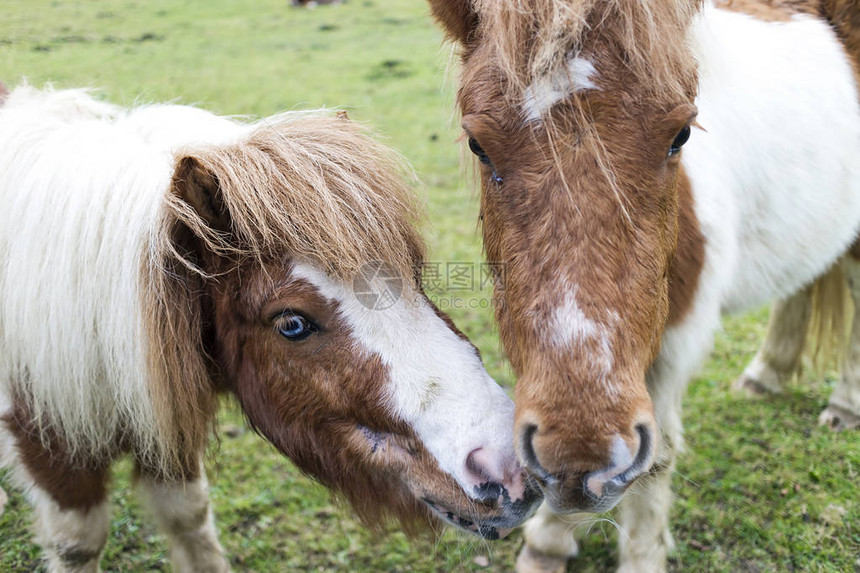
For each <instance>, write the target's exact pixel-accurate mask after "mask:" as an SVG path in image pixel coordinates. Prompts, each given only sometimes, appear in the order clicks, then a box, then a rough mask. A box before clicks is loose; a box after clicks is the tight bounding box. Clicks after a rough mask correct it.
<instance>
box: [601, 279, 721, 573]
mask: <svg viewBox="0 0 860 573" xmlns="http://www.w3.org/2000/svg"><path fill="white" fill-rule="evenodd" d="M698 297H699V299H698V301H697V303H696V305H695V306H694V308H693V310H692V312H691V314H690V315H689V316H688V317H687V318H686V319H685V320H684V321H683V322H682V323H680V324H678V325H676V326H674V327H670V328H668V329H667V330H666V332H665V333H664V336H663V345H662V348H661V351H660V354H659V356H658V357H657V360H655V361H654V364H653V365H652V366H651V369H650V370H649V372H648V392H649V394H650V395H651V399H652V401H653V404H654V415H655V417H656V419H657V424H658V426H659V428H660V433H661V437H662V439H661V441H660V444H659V449H658V451H657V458H656V461H655V463H654V466H653V468H652V473H651V475H648V476H642V478H640V479H639V481H638V482H636V483H635V484H634V485H633V486H632V487H631V489H630V491H628V492H627V493H626V494H625V496H624V498H623V499H622V500H621V503H620V504H619V508H620V512H619V514H618V523H619V526H620V527H619V532H618V546H619V563H618V571H619V573H634V572H635V573H639V572H644V571H647V572H648V573H658V572H661V571H665V570H666V560H667V557H668V555H669V552H670V551H672V549H673V548H674V542H673V539H672V534H671V532H670V529H669V511H670V509H671V505H672V488H671V476H672V473H673V471H674V467H675V458H676V457H677V455H678V454H679V453H681V452H682V451H683V448H684V435H683V423H682V421H681V405H682V402H683V398H684V393H685V392H686V389H687V383H688V382H689V380H690V378H691V377H692V376H693V375H694V374H695V373H696V372H697V371H698V370H699V368H700V367H701V365H702V363H703V362H704V360H705V358H707V356H708V353H709V352H710V350H711V348H712V346H713V333H714V332H715V331H716V329H717V328H718V327H719V324H720V311H719V301H718V299H717V297H716V296H714V293H713V291H707V292H706V291H705V290H704V289H702V290H701V292H700V293H699V294H698Z"/></svg>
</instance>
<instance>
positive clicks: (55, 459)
mask: <svg viewBox="0 0 860 573" xmlns="http://www.w3.org/2000/svg"><path fill="white" fill-rule="evenodd" d="M4 406H5V407H4ZM7 408H8V406H7V403H6V402H5V400H4V397H3V396H2V395H0V414H4V413H6V415H7V416H11V412H8V411H7V412H4V410H7ZM0 467H5V468H8V469H9V470H10V474H9V478H10V481H11V483H12V485H13V486H15V487H18V488H20V489H21V490H22V491H23V492H24V493H25V494H26V496H27V498H28V500H29V502H30V504H31V505H32V506H33V513H34V516H35V519H34V529H35V534H36V535H35V538H36V542H37V543H38V544H39V545H40V546H41V547H42V555H43V557H44V559H45V563H46V568H47V570H48V571H49V572H51V573H97V572H98V571H99V561H100V558H101V554H102V550H103V549H104V546H105V542H106V541H107V535H108V528H109V526H110V504H109V502H108V500H107V490H106V487H105V485H106V482H107V469H106V467H102V466H101V465H95V466H93V467H87V466H81V465H80V464H69V463H67V462H66V460H65V457H64V456H63V455H62V449H60V448H57V449H54V450H52V451H51V452H50V453H49V452H48V451H46V450H45V449H43V448H42V444H41V442H38V441H36V440H35V439H34V437H33V434H32V432H29V431H27V430H25V429H23V428H22V427H21V426H20V425H18V424H17V423H14V422H12V421H11V418H10V419H6V420H4V419H0Z"/></svg>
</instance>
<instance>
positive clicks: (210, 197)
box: [173, 156, 230, 233]
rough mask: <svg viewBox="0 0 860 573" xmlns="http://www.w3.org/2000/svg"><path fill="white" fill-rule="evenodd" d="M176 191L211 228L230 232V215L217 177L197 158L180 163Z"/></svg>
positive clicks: (190, 158)
mask: <svg viewBox="0 0 860 573" xmlns="http://www.w3.org/2000/svg"><path fill="white" fill-rule="evenodd" d="M173 189H174V192H175V193H176V194H177V196H178V197H179V198H180V199H181V200H182V201H184V202H185V203H187V204H188V205H189V206H190V207H191V208H192V209H194V211H195V212H196V213H197V214H198V215H199V216H200V218H201V219H203V220H204V221H205V222H206V224H207V225H209V227H211V228H212V229H215V230H216V231H222V232H225V233H226V232H229V231H230V213H229V211H228V210H227V206H226V205H225V204H224V197H223V195H222V194H221V187H220V185H219V184H218V178H217V177H215V175H214V174H213V173H212V172H211V171H209V170H208V169H206V167H205V166H204V165H203V164H202V163H200V160H198V159H197V158H195V157H190V156H186V157H183V158H182V159H180V160H179V163H177V165H176V170H175V171H174V172H173Z"/></svg>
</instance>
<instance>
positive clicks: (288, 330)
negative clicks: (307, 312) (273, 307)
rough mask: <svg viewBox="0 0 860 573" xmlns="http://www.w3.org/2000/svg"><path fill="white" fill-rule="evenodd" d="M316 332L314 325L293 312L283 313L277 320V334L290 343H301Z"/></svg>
mask: <svg viewBox="0 0 860 573" xmlns="http://www.w3.org/2000/svg"><path fill="white" fill-rule="evenodd" d="M317 330H318V329H317V327H316V325H314V323H312V322H311V321H309V320H308V319H307V318H305V317H304V316H302V315H300V314H295V313H293V312H285V313H284V314H282V315H281V316H280V318H279V319H278V332H279V333H280V335H281V336H283V337H284V338H286V339H287V340H290V341H292V342H299V341H302V340H304V339H305V338H307V337H308V336H310V335H311V334H313V333H315V332H317Z"/></svg>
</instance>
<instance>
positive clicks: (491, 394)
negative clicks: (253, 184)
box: [293, 264, 517, 495]
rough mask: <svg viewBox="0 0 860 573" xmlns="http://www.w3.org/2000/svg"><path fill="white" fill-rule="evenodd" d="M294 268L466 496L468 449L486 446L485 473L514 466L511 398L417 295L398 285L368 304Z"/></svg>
mask: <svg viewBox="0 0 860 573" xmlns="http://www.w3.org/2000/svg"><path fill="white" fill-rule="evenodd" d="M293 274H294V276H296V277H299V278H303V279H304V280H307V281H308V282H310V283H311V284H313V285H314V286H315V287H316V288H317V289H318V291H319V293H320V294H321V295H322V296H325V297H327V298H329V299H332V300H335V301H337V302H338V304H339V305H340V312H341V315H342V318H343V319H344V320H345V321H346V322H347V324H349V326H350V328H351V329H352V332H353V335H354V336H355V338H356V339H357V341H358V342H359V343H360V344H362V345H363V346H364V348H365V349H366V350H367V352H368V353H375V354H377V355H379V356H380V357H381V358H382V361H383V362H384V363H385V364H386V366H388V368H389V372H390V386H389V388H388V392H387V393H388V396H389V403H388V406H389V408H390V409H391V413H392V414H393V415H394V416H397V417H398V418H400V419H402V420H404V421H406V422H407V423H408V424H409V425H410V426H411V427H412V428H413V430H414V431H415V433H416V434H417V435H418V437H419V438H420V439H421V441H422V442H423V443H424V446H425V447H426V448H427V449H428V451H429V452H430V453H431V454H432V455H433V456H434V457H435V458H436V460H437V461H438V463H439V466H440V467H441V469H442V470H443V471H445V472H447V473H449V474H450V475H451V476H453V477H454V478H455V479H456V480H457V482H458V483H459V484H460V486H461V487H462V488H463V490H464V491H465V492H466V493H467V494H469V495H471V494H472V492H473V488H474V487H475V486H476V485H479V484H478V483H477V481H476V476H475V475H474V473H472V472H470V471H469V470H468V468H467V465H466V460H467V458H468V456H469V454H470V453H471V452H472V451H473V450H476V449H478V448H485V449H486V452H487V453H488V454H489V456H488V457H485V458H484V459H488V458H489V459H492V460H493V462H492V463H491V464H490V465H491V466H492V467H488V468H487V469H488V470H489V471H490V473H491V474H493V475H495V476H502V475H508V476H510V475H511V473H512V472H513V471H514V469H515V468H516V467H517V466H516V454H515V452H514V449H513V443H514V439H513V424H514V405H513V402H512V401H511V399H510V398H509V397H508V395H507V394H506V393H505V391H504V390H503V389H502V388H501V387H500V386H499V385H498V384H497V383H496V382H495V381H494V380H493V379H492V378H490V376H489V375H488V374H487V372H486V371H485V370H484V367H483V365H482V364H481V360H480V359H479V358H478V355H477V353H476V352H475V349H474V348H473V347H472V346H471V344H469V343H468V342H466V341H465V340H463V339H462V338H460V337H459V336H458V335H457V334H456V333H455V332H454V331H452V330H451V329H450V328H449V327H448V325H447V324H446V323H445V322H444V321H443V320H442V319H441V318H439V316H437V315H436V312H435V311H434V310H433V308H432V307H431V306H430V304H429V302H428V301H427V300H426V299H425V298H424V297H423V296H421V295H419V294H417V293H415V292H414V291H412V289H410V288H409V287H408V286H407V285H404V287H405V288H404V292H403V295H402V296H401V297H400V298H399V299H398V300H396V301H393V303H392V301H388V302H389V303H391V306H389V307H388V308H386V309H385V310H373V309H369V308H367V307H365V306H364V305H363V304H361V302H360V301H359V300H358V299H357V298H356V296H355V294H354V293H353V292H352V290H351V289H350V288H349V287H348V286H347V285H345V284H342V283H339V282H335V281H334V280H332V279H331V278H329V277H327V276H326V275H324V274H323V273H322V272H320V271H318V270H317V269H315V268H314V267H311V266H309V265H306V264H297V265H295V267H294V269H293ZM410 291H411V292H410Z"/></svg>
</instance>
